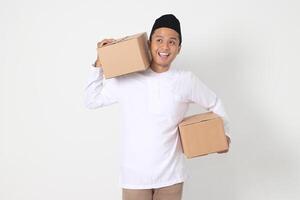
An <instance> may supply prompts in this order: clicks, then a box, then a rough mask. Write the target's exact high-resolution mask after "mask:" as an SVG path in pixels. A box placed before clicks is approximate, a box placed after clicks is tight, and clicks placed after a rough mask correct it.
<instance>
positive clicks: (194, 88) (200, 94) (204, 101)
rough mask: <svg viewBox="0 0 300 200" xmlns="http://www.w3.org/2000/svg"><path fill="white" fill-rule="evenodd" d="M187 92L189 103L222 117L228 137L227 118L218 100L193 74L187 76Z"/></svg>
mask: <svg viewBox="0 0 300 200" xmlns="http://www.w3.org/2000/svg"><path fill="white" fill-rule="evenodd" d="M188 82H189V87H188V88H189V92H188V95H187V98H188V102H189V103H197V104H199V105H200V106H202V107H203V108H204V109H206V110H207V111H212V112H214V113H216V114H218V115H219V116H220V117H222V119H223V121H224V129H225V132H226V135H228V136H229V132H230V128H229V118H228V116H227V114H226V112H225V109H224V106H223V104H222V101H221V99H220V98H218V97H217V96H216V94H215V93H214V92H213V91H212V90H210V89H209V88H208V87H207V86H206V85H205V84H204V83H203V82H202V81H201V80H200V79H199V78H198V77H197V76H196V75H195V74H193V73H192V72H190V74H189V81H188Z"/></svg>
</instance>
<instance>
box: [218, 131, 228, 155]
mask: <svg viewBox="0 0 300 200" xmlns="http://www.w3.org/2000/svg"><path fill="white" fill-rule="evenodd" d="M226 139H227V144H228V149H227V150H225V151H219V152H218V153H227V152H228V151H229V145H230V143H231V140H230V137H228V136H227V135H226Z"/></svg>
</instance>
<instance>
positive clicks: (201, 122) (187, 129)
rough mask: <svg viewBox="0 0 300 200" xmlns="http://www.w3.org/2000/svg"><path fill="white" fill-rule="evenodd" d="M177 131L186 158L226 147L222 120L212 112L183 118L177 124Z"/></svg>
mask: <svg viewBox="0 0 300 200" xmlns="http://www.w3.org/2000/svg"><path fill="white" fill-rule="evenodd" d="M179 133H180V138H181V143H182V147H183V152H184V154H185V155H186V157H187V158H193V157H196V156H203V155H206V154H210V153H216V152H220V151H224V150H227V149H228V144H227V139H226V135H225V132H224V125H223V120H222V118H221V117H219V116H218V115H217V114H215V113H213V112H208V113H202V114H198V115H193V116H190V117H187V118H185V119H184V120H183V121H182V122H181V123H180V124H179Z"/></svg>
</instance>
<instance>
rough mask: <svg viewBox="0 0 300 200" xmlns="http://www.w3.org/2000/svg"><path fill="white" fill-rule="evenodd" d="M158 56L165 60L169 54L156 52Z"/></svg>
mask: <svg viewBox="0 0 300 200" xmlns="http://www.w3.org/2000/svg"><path fill="white" fill-rule="evenodd" d="M158 55H159V56H160V57H163V58H166V57H168V56H169V55H170V53H164V52H158Z"/></svg>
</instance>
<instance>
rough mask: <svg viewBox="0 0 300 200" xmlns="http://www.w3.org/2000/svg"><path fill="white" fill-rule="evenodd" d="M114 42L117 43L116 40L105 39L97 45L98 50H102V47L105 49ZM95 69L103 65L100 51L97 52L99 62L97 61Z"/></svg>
mask: <svg viewBox="0 0 300 200" xmlns="http://www.w3.org/2000/svg"><path fill="white" fill-rule="evenodd" d="M114 41H115V39H104V40H102V41H101V42H98V43H97V49H98V48H101V47H103V46H105V45H108V44H110V43H113V42H114ZM95 67H102V64H101V62H100V57H99V53H98V51H97V60H96V62H95Z"/></svg>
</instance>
